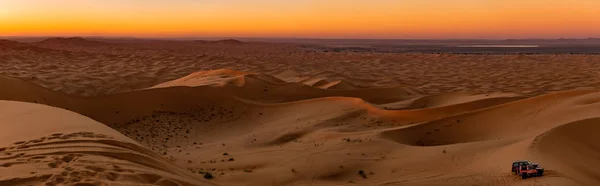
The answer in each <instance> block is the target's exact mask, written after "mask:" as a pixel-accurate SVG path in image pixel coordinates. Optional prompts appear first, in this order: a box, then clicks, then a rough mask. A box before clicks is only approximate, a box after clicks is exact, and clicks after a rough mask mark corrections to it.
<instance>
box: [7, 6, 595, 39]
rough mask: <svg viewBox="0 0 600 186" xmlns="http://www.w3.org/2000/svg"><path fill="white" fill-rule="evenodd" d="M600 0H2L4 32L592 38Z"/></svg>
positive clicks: (22, 34)
mask: <svg viewBox="0 0 600 186" xmlns="http://www.w3.org/2000/svg"><path fill="white" fill-rule="evenodd" d="M598 20H600V1H598V0H527V1H524V0H454V1H453V0H418V1H416V0H415V1H409V0H371V1H362V0H287V1H277V0H253V1H247V0H171V1H162V0H57V1H48V0H0V36H133V37H310V38H561V37H562V38H587V37H600V24H598Z"/></svg>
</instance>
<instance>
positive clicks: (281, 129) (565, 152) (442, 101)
mask: <svg viewBox="0 0 600 186" xmlns="http://www.w3.org/2000/svg"><path fill="white" fill-rule="evenodd" d="M150 43H151V44H148V43H135V42H124V43H107V42H99V41H91V40H86V39H81V38H69V39H65V38H62V39H61V38H57V39H52V40H46V41H42V42H37V43H15V42H9V41H3V42H0V62H1V63H0V64H2V66H1V67H0V68H1V69H2V71H1V72H2V75H3V76H0V87H2V91H0V100H7V101H0V125H1V127H2V128H1V129H2V130H0V133H1V135H0V136H1V140H0V185H44V184H46V185H73V184H80V185H84V184H88V185H598V184H600V172H598V171H597V170H596V169H597V167H598V166H600V160H599V159H598V157H599V156H600V143H598V140H599V139H598V137H597V136H596V135H594V134H595V132H596V131H598V130H599V129H600V127H599V126H600V125H598V122H599V121H600V119H599V118H600V112H598V110H600V105H598V104H597V103H598V102H599V100H600V91H598V90H597V85H598V84H597V82H598V80H599V79H598V78H597V77H595V74H596V72H595V70H596V69H598V68H600V65H598V63H597V62H598V60H599V59H600V58H599V57H598V56H594V55H497V56H486V55H477V56H472V55H447V54H443V55H437V54H375V53H330V52H328V53H325V52H322V53H315V52H306V51H305V50H301V49H299V48H297V47H296V46H293V45H284V44H277V45H275V44H269V43H244V42H235V41H231V40H227V41H221V42H204V41H196V42H158V41H153V42H150ZM336 69H337V70H336ZM339 69H343V70H339ZM520 159H526V160H530V161H533V162H537V163H540V164H541V166H542V167H544V168H545V169H546V175H545V176H543V177H535V178H528V179H525V180H523V179H521V178H520V177H518V176H516V175H514V173H511V172H510V170H509V168H510V167H509V166H510V164H511V163H512V161H513V160H520ZM208 173H210V175H211V176H212V177H208V176H207V175H209V174H208Z"/></svg>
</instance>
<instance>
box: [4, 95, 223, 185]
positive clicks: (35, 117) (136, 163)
mask: <svg viewBox="0 0 600 186" xmlns="http://www.w3.org/2000/svg"><path fill="white" fill-rule="evenodd" d="M0 112H1V113H2V117H1V119H0V120H1V122H2V130H1V131H0V136H2V140H1V142H0V151H1V152H0V153H1V156H0V165H1V166H0V185H44V184H45V185H57V184H61V185H62V184H64V185H120V184H129V185H135V184H138V185H144V184H146V185H214V184H213V183H211V182H209V181H207V180H204V179H198V178H196V175H192V174H191V173H189V172H186V171H184V170H182V169H180V168H178V167H175V166H173V165H171V164H170V163H169V162H168V161H167V160H166V159H164V158H163V157H161V156H159V155H158V154H156V153H154V152H152V151H150V150H148V149H147V148H145V147H143V146H141V145H140V144H139V143H137V142H135V141H133V140H131V139H129V138H127V137H125V136H123V135H122V134H120V133H119V132H117V131H115V130H113V129H110V128H108V127H107V126H105V125H103V124H101V123H98V122H95V121H93V120H91V119H89V118H86V117H83V116H80V115H79V114H77V113H73V112H69V111H66V110H63V109H59V108H53V107H49V106H43V105H38V104H30V103H22V102H12V101H0Z"/></svg>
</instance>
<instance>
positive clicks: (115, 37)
mask: <svg viewBox="0 0 600 186" xmlns="http://www.w3.org/2000/svg"><path fill="white" fill-rule="evenodd" d="M78 37H79V38H92V39H94V38H96V39H124V38H127V39H160V40H197V39H299V40H439V41H443V40H561V39H564V40H586V39H600V37H558V38H352V37H324V38H319V37H236V36H218V37H203V36H162V37H161V36H155V37H152V36H141V37H140V36H102V35H54V36H52V35H46V36H44V35H37V36H17V35H13V36H0V39H7V38H78Z"/></svg>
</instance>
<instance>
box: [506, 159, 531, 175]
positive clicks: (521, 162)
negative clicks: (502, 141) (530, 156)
mask: <svg viewBox="0 0 600 186" xmlns="http://www.w3.org/2000/svg"><path fill="white" fill-rule="evenodd" d="M529 164H531V163H529V161H527V160H517V161H513V163H512V167H511V169H510V170H511V172H514V173H515V174H518V173H517V170H518V169H519V167H521V166H523V165H529Z"/></svg>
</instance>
